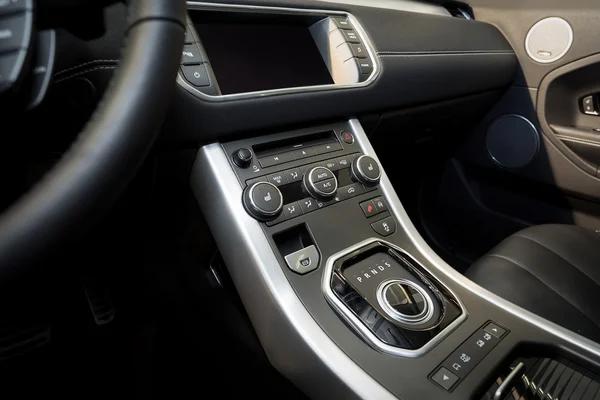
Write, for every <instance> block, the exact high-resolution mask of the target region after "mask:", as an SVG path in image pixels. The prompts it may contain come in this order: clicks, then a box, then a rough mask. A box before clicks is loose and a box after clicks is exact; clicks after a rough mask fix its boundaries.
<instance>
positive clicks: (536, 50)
mask: <svg viewBox="0 0 600 400" xmlns="http://www.w3.org/2000/svg"><path fill="white" fill-rule="evenodd" d="M571 44H573V29H572V28H571V25H569V23H568V22H567V21H565V20H564V19H562V18H558V17H552V18H546V19H543V20H541V21H538V22H537V23H536V24H535V25H533V26H532V27H531V29H530V30H529V33H528V34H527V37H526V38H525V49H526V50H527V54H528V55H529V57H531V58H532V59H533V60H535V61H537V62H539V63H544V64H545V63H551V62H554V61H557V60H559V59H560V58H562V56H564V55H565V54H567V51H569V49H570V48H571Z"/></svg>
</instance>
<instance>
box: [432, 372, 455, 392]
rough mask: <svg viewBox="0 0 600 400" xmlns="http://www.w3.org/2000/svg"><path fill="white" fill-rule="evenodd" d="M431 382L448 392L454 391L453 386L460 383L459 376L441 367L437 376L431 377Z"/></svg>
mask: <svg viewBox="0 0 600 400" xmlns="http://www.w3.org/2000/svg"><path fill="white" fill-rule="evenodd" d="M431 380H432V381H434V382H435V383H437V384H438V385H440V386H441V387H443V388H444V389H446V390H450V389H452V386H454V384H455V383H456V382H458V376H456V375H454V374H453V373H452V372H450V371H448V369H447V368H444V367H441V368H440V369H438V370H437V372H436V373H435V374H433V375H432V376H431Z"/></svg>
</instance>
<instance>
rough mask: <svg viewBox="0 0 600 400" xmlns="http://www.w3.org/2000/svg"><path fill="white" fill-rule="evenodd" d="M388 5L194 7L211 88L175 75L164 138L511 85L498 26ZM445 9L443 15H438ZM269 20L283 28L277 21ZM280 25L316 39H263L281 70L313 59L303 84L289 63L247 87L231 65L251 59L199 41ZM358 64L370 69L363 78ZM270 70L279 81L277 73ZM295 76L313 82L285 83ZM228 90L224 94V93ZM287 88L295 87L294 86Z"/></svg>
mask: <svg viewBox="0 0 600 400" xmlns="http://www.w3.org/2000/svg"><path fill="white" fill-rule="evenodd" d="M284 3H288V4H284ZM392 3H393V4H394V5H395V6H396V8H379V7H368V6H365V5H352V4H336V3H330V2H322V1H306V2H304V1H303V2H302V3H301V7H299V6H298V5H297V6H296V7H294V4H293V3H292V2H283V3H275V4H274V3H273V2H269V1H264V2H261V1H257V2H254V3H252V4H248V5H247V6H243V5H234V4H216V3H209V2H207V3H197V2H189V16H190V20H189V25H190V32H191V33H190V35H189V37H191V38H195V37H196V34H197V35H198V36H197V39H198V40H197V43H199V45H198V46H199V48H198V51H199V53H200V55H201V57H202V60H200V61H196V62H195V64H196V65H203V66H204V67H198V68H199V71H198V72H199V74H200V75H204V72H203V71H204V70H206V71H207V78H208V77H210V82H211V85H212V86H201V87H198V86H194V84H193V83H190V81H189V80H188V79H189V77H188V79H186V77H185V70H186V69H187V67H186V68H185V69H182V71H181V73H180V76H179V78H178V83H179V90H178V91H177V94H176V97H175V100H174V102H173V105H172V107H171V112H170V113H169V119H168V121H167V129H169V130H170V131H172V132H173V134H172V135H169V136H168V138H165V140H169V141H190V142H193V141H196V142H197V141H207V140H210V139H216V138H224V137H227V136H228V135H233V134H237V133H239V132H253V131H256V130H261V129H273V127H277V126H285V125H288V126H289V125H293V124H300V123H304V122H305V121H308V120H319V119H330V118H338V117H342V118H346V117H348V116H352V115H357V114H368V113H369V112H377V111H380V110H386V109H396V108H401V107H408V106H418V105H421V104H424V103H426V102H432V101H443V100H444V99H450V98H456V97H461V96H466V95H469V94H474V93H481V92H486V91H493V90H497V89H499V88H502V87H505V86H506V85H508V84H509V83H510V82H511V81H512V80H513V78H514V75H515V71H516V66H517V62H516V57H515V54H514V52H513V50H512V48H511V46H510V44H509V43H508V42H507V41H506V39H505V38H504V36H503V35H502V33H500V31H498V30H497V29H496V28H495V27H493V26H491V25H489V24H485V23H481V22H478V21H469V20H464V19H460V18H453V17H451V16H450V15H449V14H448V13H447V11H446V10H445V9H444V8H442V7H437V8H435V7H434V9H435V10H436V12H435V13H433V14H430V13H422V12H413V7H415V6H414V5H413V3H412V2H403V1H399V2H392ZM417 4H418V3H417ZM402 6H404V7H405V9H402ZM426 9H427V8H426ZM418 10H420V8H418ZM441 12H445V13H446V16H443V15H440V13H441ZM336 20H341V21H345V20H347V21H348V23H349V24H350V25H351V27H352V28H353V29H344V28H339V27H338V26H337V25H336V22H335V21H336ZM273 21H279V22H277V24H274V23H273ZM282 21H284V22H282ZM282 24H283V25H285V29H287V30H290V29H291V30H293V31H294V32H296V34H298V32H303V34H304V36H303V37H304V39H303V40H304V41H303V42H301V43H304V44H305V45H306V44H307V43H308V42H310V41H309V40H307V39H309V37H308V36H309V32H310V35H311V36H312V38H313V39H316V40H313V43H308V44H310V46H307V47H308V48H306V47H302V46H301V45H299V44H298V43H299V40H300V39H301V37H296V38H295V39H294V41H296V46H290V47H287V46H283V48H282V46H278V45H277V42H276V41H275V40H273V41H270V42H266V43H264V44H263V43H261V44H260V45H259V46H260V47H261V50H260V51H261V52H266V53H270V57H271V58H274V59H275V60H274V61H273V62H277V63H279V64H280V63H281V62H283V61H282V59H284V58H286V57H289V55H290V54H289V53H293V56H294V57H299V58H301V59H302V60H303V61H302V63H303V64H302V65H304V66H303V67H302V68H303V69H306V64H307V63H309V60H312V61H310V64H311V67H310V68H311V71H313V73H312V74H306V76H304V77H302V78H298V77H297V75H304V73H302V74H299V73H297V71H294V69H293V68H292V69H289V68H290V67H289V65H288V66H287V67H285V68H283V69H281V68H271V69H264V68H259V69H261V74H260V75H255V74H253V75H252V79H251V80H261V82H260V84H259V83H258V82H252V83H251V84H250V83H248V82H246V83H243V85H252V86H253V87H242V86H240V85H241V84H242V83H240V82H239V79H240V78H239V77H238V78H236V79H237V80H233V81H232V80H230V79H231V77H230V76H231V74H230V73H229V72H228V71H229V70H228V68H238V69H240V70H241V71H242V72H243V71H244V70H245V69H244V68H242V67H241V66H242V65H244V63H245V62H247V61H244V59H247V58H248V57H245V56H244V54H245V53H243V52H242V53H240V52H239V51H230V50H227V49H226V48H225V47H224V46H223V47H220V48H219V47H215V46H216V43H215V41H214V36H213V35H209V37H207V38H206V39H203V38H202V37H201V36H200V32H201V31H202V30H203V29H207V27H210V28H208V29H209V30H211V32H212V29H216V28H217V27H220V28H221V29H222V28H223V26H229V27H231V26H235V29H236V30H238V31H241V30H245V31H246V32H250V31H252V32H253V33H252V34H259V32H260V30H267V29H268V30H271V31H272V30H277V29H283V28H282ZM423 26H427V27H428V32H429V33H428V34H422V33H421V32H422V29H421V27H423ZM198 28H199V29H198ZM257 30H258V31H257ZM319 32H323V34H320V33H319ZM344 32H350V33H351V34H352V33H354V32H355V34H356V38H347V37H345V36H343V35H344ZM248 34H250V33H248ZM325 36H326V37H325ZM190 40H191V39H190ZM219 40H226V39H225V38H223V39H219ZM205 42H206V43H205ZM357 42H358V43H357ZM357 44H358V45H360V44H362V45H364V47H365V50H366V52H367V57H366V58H357V57H356V56H355V55H354V54H352V48H353V47H356V46H355V45H357ZM253 46H256V44H255V45H251V46H247V47H248V51H250V50H249V49H250V48H252V47H253ZM292 47H294V48H292ZM359 47H360V46H359ZM332 48H333V49H334V50H335V51H333V50H332ZM348 48H349V49H348ZM307 51H308V53H307ZM311 51H312V52H311ZM355 51H357V50H356V49H355ZM317 52H318V53H319V54H320V57H319V56H318V55H317V54H316V53H317ZM255 54H259V53H256V52H255ZM260 54H262V53H260ZM311 54H312V56H311ZM213 58H214V60H213ZM357 60H363V61H361V62H362V63H363V64H364V61H370V63H372V66H367V65H364V66H362V67H361V66H360V63H358V61H357ZM277 63H276V64H273V63H270V64H271V65H278V64H277ZM323 63H325V65H326V67H327V71H328V72H329V75H330V76H331V78H330V79H332V80H333V81H334V83H333V84H329V83H325V82H324V81H323V79H326V78H328V77H327V76H326V75H327V73H326V72H325V71H324V68H322V64H323ZM328 63H329V64H328ZM259 64H263V61H261V62H260V63H259ZM257 65H258V64H257ZM345 68H350V69H345ZM360 68H363V69H364V68H366V70H364V72H368V71H369V70H371V72H370V73H362V72H361V73H359V74H358V75H357V73H356V71H357V69H358V70H359V71H360ZM273 70H277V74H280V75H282V76H278V75H277V74H274V73H272V71H273ZM265 71H271V73H266V72H265ZM482 71H486V72H485V73H482ZM219 73H221V76H220V75H219ZM192 75H193V72H192ZM265 75H268V76H269V79H270V80H274V79H279V80H280V81H281V80H284V81H285V80H288V82H283V83H279V84H278V85H275V86H283V87H279V88H273V85H274V83H275V82H265V78H264V77H265ZM323 75H325V76H323ZM240 76H244V74H243V73H241V74H240ZM255 76H256V79H255ZM290 76H295V78H294V79H304V80H307V79H310V80H308V81H302V82H289V79H290ZM259 77H260V79H259ZM207 78H202V79H207ZM248 80H250V79H244V81H248ZM223 85H224V88H225V94H224V93H222V92H220V91H219V89H218V88H220V87H221V86H223ZM257 85H259V86H262V87H263V89H266V90H256V89H259V87H257ZM265 85H266V86H265ZM290 85H291V86H294V87H293V88H290V87H289V86H290ZM231 92H241V93H231ZM199 124H202V130H198V129H195V126H197V125H199Z"/></svg>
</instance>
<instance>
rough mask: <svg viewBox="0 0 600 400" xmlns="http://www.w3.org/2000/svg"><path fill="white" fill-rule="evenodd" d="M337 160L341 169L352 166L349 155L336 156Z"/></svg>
mask: <svg viewBox="0 0 600 400" xmlns="http://www.w3.org/2000/svg"><path fill="white" fill-rule="evenodd" d="M335 160H336V161H337V163H338V165H339V166H340V169H344V168H350V161H349V160H348V157H340V158H336V159H335Z"/></svg>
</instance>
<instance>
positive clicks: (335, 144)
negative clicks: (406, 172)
mask: <svg viewBox="0 0 600 400" xmlns="http://www.w3.org/2000/svg"><path fill="white" fill-rule="evenodd" d="M222 146H223V147H224V149H225V151H226V153H227V154H228V155H229V156H230V162H231V166H232V167H233V169H234V170H235V172H236V174H237V176H238V178H239V180H240V184H241V185H242V187H243V188H244V194H243V198H242V202H243V205H244V208H245V209H246V211H247V213H248V214H249V215H251V216H252V217H253V218H255V219H256V220H258V221H261V222H264V223H265V224H266V226H268V227H271V226H274V225H277V224H280V223H282V222H284V221H289V220H291V219H294V218H297V217H299V216H301V215H305V214H308V213H312V212H314V211H318V210H320V209H323V208H326V207H328V206H331V205H334V204H337V203H340V202H343V201H346V200H349V199H351V198H354V197H356V196H360V195H363V194H365V193H369V192H373V191H375V190H377V188H378V184H379V179H380V177H381V168H380V166H379V164H378V163H377V161H376V160H375V159H374V158H372V157H369V156H367V155H365V154H363V153H362V152H361V149H360V147H359V146H358V144H357V143H356V142H355V140H354V135H353V133H352V130H351V129H348V128H346V127H345V125H344V124H339V125H332V126H327V127H324V128H323V127H321V128H320V129H316V130H315V131H311V130H307V132H306V133H300V134H297V133H294V132H291V133H283V134H275V135H269V136H263V137H259V138H253V139H248V140H240V141H236V142H229V143H224V144H223V145H222ZM372 198H373V199H377V198H378V196H377V194H376V193H374V195H373V196H372ZM377 203H378V204H379V205H380V208H381V207H385V205H384V203H385V202H384V200H383V198H381V196H379V200H378V202H377ZM373 204H375V203H373ZM363 206H364V207H366V208H365V210H367V211H365V212H366V213H367V214H365V216H366V217H367V218H370V217H371V215H376V214H377V213H376V212H375V211H376V209H377V208H376V206H375V205H373V206H371V209H369V205H365V204H361V207H363ZM374 224H375V225H373V229H375V231H376V232H379V231H381V234H382V235H384V236H386V235H388V234H391V233H393V231H394V230H395V224H394V222H393V221H383V222H381V223H379V225H381V227H380V226H379V225H378V224H377V223H374ZM392 227H393V230H392ZM380 228H381V229H380Z"/></svg>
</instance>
